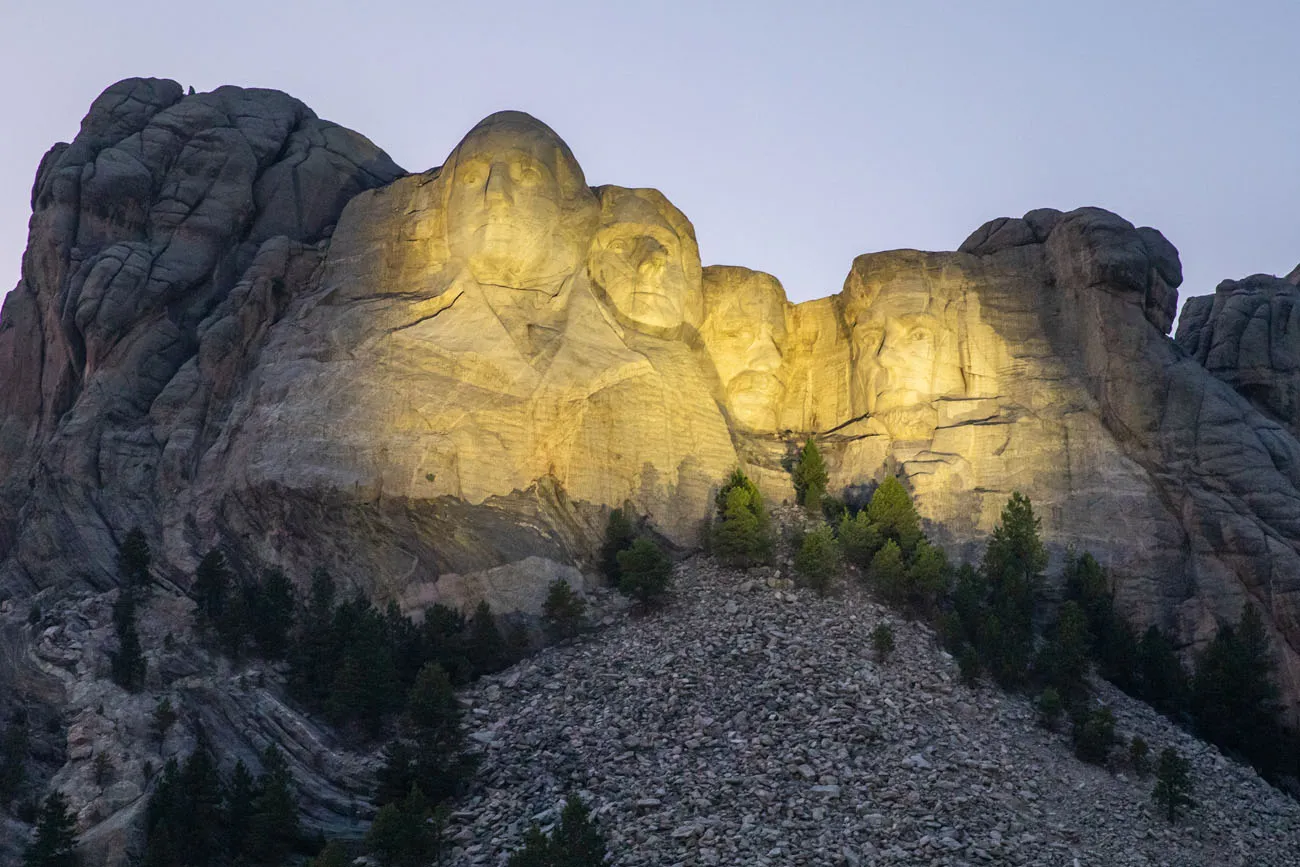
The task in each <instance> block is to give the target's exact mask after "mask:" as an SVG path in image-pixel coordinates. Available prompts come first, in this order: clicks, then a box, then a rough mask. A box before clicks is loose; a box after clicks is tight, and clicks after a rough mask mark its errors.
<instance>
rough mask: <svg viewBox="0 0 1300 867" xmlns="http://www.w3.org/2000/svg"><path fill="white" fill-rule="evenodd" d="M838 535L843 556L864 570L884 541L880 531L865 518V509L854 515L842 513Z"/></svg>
mask: <svg viewBox="0 0 1300 867" xmlns="http://www.w3.org/2000/svg"><path fill="white" fill-rule="evenodd" d="M839 537H840V549H841V550H842V551H843V552H844V558H845V559H846V560H848V561H849V562H850V563H852V564H854V565H855V566H857V567H858V568H859V569H862V570H864V571H865V570H866V569H867V568H868V567H869V566H870V565H871V558H872V557H874V556H876V552H877V551H879V550H880V546H881V545H883V544H884V542H885V540H884V539H883V538H881V536H880V531H879V530H877V529H876V527H875V525H873V524H872V523H871V521H870V520H869V519H868V518H867V511H866V509H863V510H862V511H860V512H858V513H857V514H856V515H850V514H848V512H845V513H844V515H843V516H842V517H841V518H840V525H839Z"/></svg>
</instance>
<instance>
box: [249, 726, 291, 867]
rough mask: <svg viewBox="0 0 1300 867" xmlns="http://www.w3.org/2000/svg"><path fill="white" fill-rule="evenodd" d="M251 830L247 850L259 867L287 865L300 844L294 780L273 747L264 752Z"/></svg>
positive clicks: (282, 756)
mask: <svg viewBox="0 0 1300 867" xmlns="http://www.w3.org/2000/svg"><path fill="white" fill-rule="evenodd" d="M248 830H249V833H248V841H249V847H248V851H249V854H250V855H251V856H252V859H253V861H254V862H255V863H258V864H267V865H279V864H282V863H284V860H285V857H286V856H287V855H288V854H289V853H290V852H291V851H292V850H293V847H294V844H295V843H297V841H298V833H299V831H298V804H297V801H296V800H295V798H294V793H293V777H292V776H291V775H290V774H289V766H288V763H286V762H285V759H284V755H283V754H282V753H281V752H280V751H279V750H278V749H276V748H275V746H274V745H271V746H268V747H267V748H266V751H265V752H263V753H262V776H261V777H260V778H259V779H258V785H257V794H256V796H255V797H254V798H253V804H252V811H251V814H250V816H249V827H248Z"/></svg>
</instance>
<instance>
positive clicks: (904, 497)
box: [867, 476, 921, 555]
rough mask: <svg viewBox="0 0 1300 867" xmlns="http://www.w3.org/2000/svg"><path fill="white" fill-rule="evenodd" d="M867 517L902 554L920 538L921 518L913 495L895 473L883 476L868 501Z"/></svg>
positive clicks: (910, 549)
mask: <svg viewBox="0 0 1300 867" xmlns="http://www.w3.org/2000/svg"><path fill="white" fill-rule="evenodd" d="M867 520H868V521H870V522H871V523H872V524H873V525H874V526H875V527H876V529H877V531H879V533H880V535H881V536H883V537H884V538H886V539H893V540H894V541H895V542H896V543H897V544H898V547H899V549H900V550H901V551H902V552H903V553H904V554H905V555H908V554H911V553H912V549H913V548H915V547H916V543H917V542H919V541H921V519H920V517H919V516H918V515H917V514H916V507H915V506H913V505H912V498H911V497H910V496H909V495H908V493H907V489H906V488H904V487H903V483H902V482H900V481H899V480H898V478H897V477H896V476H885V478H884V481H882V482H881V483H880V485H879V487H877V488H876V490H875V492H874V493H873V494H872V495H871V502H869V503H868V504H867Z"/></svg>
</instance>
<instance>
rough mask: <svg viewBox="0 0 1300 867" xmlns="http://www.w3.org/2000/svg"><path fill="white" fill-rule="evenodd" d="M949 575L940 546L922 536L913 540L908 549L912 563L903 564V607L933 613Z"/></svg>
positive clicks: (914, 611)
mask: <svg viewBox="0 0 1300 867" xmlns="http://www.w3.org/2000/svg"><path fill="white" fill-rule="evenodd" d="M950 575H951V572H950V569H949V567H948V557H947V555H945V554H944V553H943V549H941V548H937V547H935V546H934V545H931V544H930V543H929V542H927V541H926V540H925V539H921V541H919V542H917V543H916V547H915V548H914V549H913V550H912V563H911V565H910V566H908V567H907V593H906V604H907V608H908V609H909V610H910V611H911V612H912V613H914V614H917V615H928V614H931V613H933V612H934V611H935V610H936V608H937V607H938V605H939V600H940V599H943V598H944V597H945V596H947V594H948V582H949V579H950Z"/></svg>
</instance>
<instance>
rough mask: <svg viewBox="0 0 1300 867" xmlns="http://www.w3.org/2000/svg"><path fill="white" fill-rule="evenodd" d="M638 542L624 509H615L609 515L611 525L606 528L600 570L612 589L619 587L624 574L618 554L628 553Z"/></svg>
mask: <svg viewBox="0 0 1300 867" xmlns="http://www.w3.org/2000/svg"><path fill="white" fill-rule="evenodd" d="M635 541H636V530H635V529H634V528H633V526H632V522H631V521H629V520H628V518H627V513H626V512H625V511H624V510H623V509H614V510H613V511H612V512H610V513H609V523H608V524H607V525H606V526H605V544H604V545H602V546H601V549H600V570H601V571H602V572H603V573H605V579H606V580H607V581H608V582H609V584H610V586H611V587H617V586H618V582H619V579H621V578H622V577H623V573H622V572H621V571H620V569H619V566H618V552H619V551H626V550H627V549H628V548H631V547H632V543H633V542H635Z"/></svg>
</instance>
